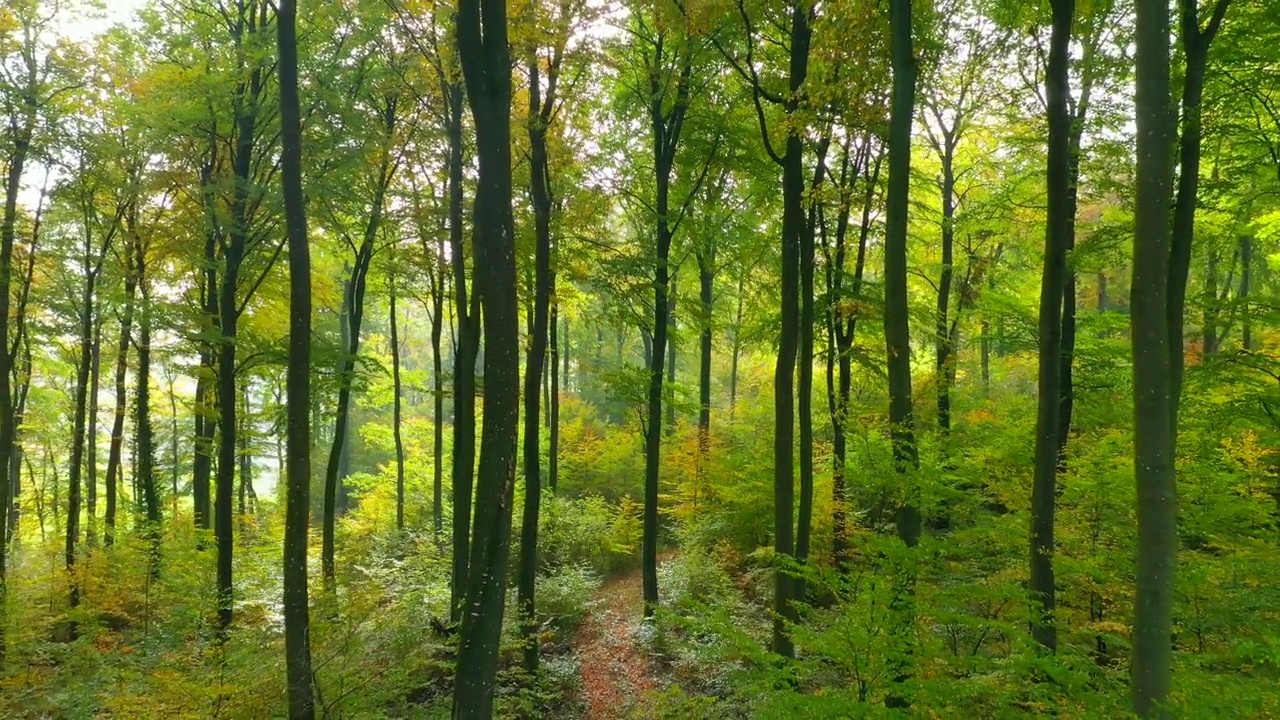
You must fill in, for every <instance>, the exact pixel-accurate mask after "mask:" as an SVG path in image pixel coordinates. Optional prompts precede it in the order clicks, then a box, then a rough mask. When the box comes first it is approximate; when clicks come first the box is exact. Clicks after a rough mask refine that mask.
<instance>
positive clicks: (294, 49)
mask: <svg viewBox="0 0 1280 720" xmlns="http://www.w3.org/2000/svg"><path fill="white" fill-rule="evenodd" d="M276 45H277V48H278V51H279V54H280V57H279V73H280V129H281V130H280V146H281V168H280V185H281V190H282V192H283V195H284V205H285V232H286V233H287V234H288V243H289V365H288V369H287V371H286V372H287V379H286V382H287V384H288V392H289V407H288V418H287V419H286V427H287V432H288V438H287V441H286V442H287V443H288V451H287V452H288V466H287V473H288V475H287V477H286V478H285V482H286V490H285V535H284V563H283V564H284V575H283V577H284V624H285V631H284V641H285V666H286V674H287V679H288V686H289V717H290V718H293V719H294V720H307V719H308V718H312V717H315V707H314V705H313V702H314V701H313V697H312V690H311V673H312V669H311V636H310V631H311V620H310V614H309V610H308V604H307V524H308V523H307V515H308V513H309V511H310V507H311V502H310V494H311V438H310V434H311V425H310V418H309V417H308V413H307V411H308V410H309V408H310V402H311V250H310V248H309V247H308V244H307V214H306V202H305V198H304V196H303V192H302V121H301V118H300V114H301V113H300V110H299V100H298V34H297V3H296V2H295V0H280V5H279V9H278V11H277V14H276ZM396 400H397V403H398V402H399V396H398V395H397V398H396Z"/></svg>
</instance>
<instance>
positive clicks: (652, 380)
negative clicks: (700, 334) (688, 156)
mask: <svg viewBox="0 0 1280 720" xmlns="http://www.w3.org/2000/svg"><path fill="white" fill-rule="evenodd" d="M667 39H668V38H667V36H666V35H659V36H658V38H657V40H656V41H655V42H653V44H652V56H651V57H650V58H647V59H646V63H647V65H648V67H651V68H653V71H652V72H651V73H650V75H649V86H648V90H649V107H648V111H649V134H650V138H649V139H650V143H651V147H652V151H653V161H654V164H653V181H654V195H655V200H656V202H655V204H654V210H655V227H654V236H655V237H654V268H653V270H654V283H653V334H652V343H651V344H650V342H648V340H646V343H645V348H646V361H647V364H648V371H649V372H648V375H649V377H648V388H647V394H646V398H647V403H648V404H647V407H646V411H645V423H644V513H643V514H644V523H643V525H644V531H643V539H642V543H641V549H640V567H641V579H642V586H643V593H644V615H645V617H646V618H648V617H653V614H654V612H655V611H656V610H657V607H658V470H659V461H660V450H661V446H662V434H663V432H662V423H663V415H662V409H663V408H662V401H663V369H664V367H663V366H664V364H665V363H666V360H667V342H668V333H669V331H670V328H671V307H670V293H671V290H672V288H671V268H670V265H669V262H670V255H671V242H672V238H673V237H674V235H675V230H674V228H673V226H672V224H671V215H670V212H671V182H672V174H673V172H674V169H675V159H676V150H677V148H678V147H679V145H680V138H681V131H682V129H683V127H684V119H685V115H686V111H687V109H688V104H689V93H690V81H689V78H690V76H691V74H692V72H693V64H692V58H691V57H690V55H689V52H688V50H686V51H685V52H684V53H683V54H682V55H681V56H680V57H678V59H677V60H676V63H675V65H674V67H672V66H671V65H670V64H669V63H671V59H670V58H669V57H668V55H667V52H666V46H665V42H666V40H667ZM669 67H672V69H670V70H666V69H667V68H669ZM675 68H678V70H677V69H675ZM662 72H671V73H672V75H674V76H676V80H675V83H676V85H675V97H674V103H673V105H672V107H671V108H665V107H664V101H666V100H667V95H668V93H669V89H668V88H667V87H666V86H664V85H663V77H662V75H661V74H660V73H662ZM646 337H647V336H646ZM673 369H674V368H673Z"/></svg>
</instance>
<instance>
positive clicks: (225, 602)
mask: <svg viewBox="0 0 1280 720" xmlns="http://www.w3.org/2000/svg"><path fill="white" fill-rule="evenodd" d="M246 164H247V159H246ZM243 247H244V245H243V240H240V241H234V240H233V241H232V243H231V244H229V245H227V246H226V247H225V248H224V249H223V256H224V258H225V265H224V267H223V273H222V287H221V288H220V292H219V293H218V296H219V297H218V316H219V321H218V324H219V328H220V331H221V335H222V337H221V338H220V339H219V345H218V383H217V399H218V433H219V435H220V439H219V442H218V475H217V488H216V490H215V493H214V507H213V534H214V539H215V541H216V543H217V546H218V562H217V565H218V572H217V574H218V578H217V583H218V584H217V588H218V628H219V632H220V634H221V635H222V636H223V637H224V638H225V636H226V633H227V632H229V630H230V628H231V619H232V613H233V608H234V607H235V599H234V597H233V592H234V586H233V585H232V565H231V563H232V557H233V554H234V547H233V537H232V534H233V532H234V531H233V527H232V517H233V515H234V510H233V508H232V499H233V498H234V497H235V481H236V430H237V425H236V415H237V413H236V410H237V407H236V330H237V325H238V323H239V320H240V313H239V308H238V307H237V304H236V286H237V285H238V284H239V278H240V263H241V260H242V257H243V255H242V253H243Z"/></svg>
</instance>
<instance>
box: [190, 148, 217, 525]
mask: <svg viewBox="0 0 1280 720" xmlns="http://www.w3.org/2000/svg"><path fill="white" fill-rule="evenodd" d="M210 162H213V161H212V160H211V161H210ZM212 183H213V180H212V178H211V176H209V175H208V173H206V178H205V180H204V186H205V187H206V188H212ZM205 192H206V193H211V192H213V191H212V190H211V189H206V190H205ZM207 202H208V203H209V204H212V203H213V200H212V199H210V200H208V201H207ZM211 214H212V213H211ZM217 237H218V236H217V231H216V228H215V229H211V230H210V231H209V233H208V235H207V236H206V238H205V246H204V268H205V269H204V276H203V283H202V285H201V297H202V300H203V308H202V309H203V311H204V320H205V328H204V329H205V332H206V333H208V334H209V335H213V334H214V333H216V332H218V271H217V262H218V258H217ZM216 362H217V355H216V354H215V353H214V347H213V346H212V345H208V344H207V345H204V346H202V347H201V348H200V369H199V370H198V371H197V375H196V398H195V407H194V408H193V410H194V413H193V414H194V416H195V448H194V450H193V453H194V455H193V457H192V461H191V500H192V505H193V506H194V519H195V526H196V530H197V531H199V530H210V529H211V528H212V527H213V504H212V499H211V496H210V494H211V490H210V478H211V476H212V474H213V436H214V432H215V431H216V429H217V420H216V418H215V412H216V407H217V398H216V396H215V395H214V390H213V387H212V386H213V385H214V384H216V382H217V380H216V378H217V373H218V368H217V365H216ZM197 547H203V540H200V541H199V542H198V544H197Z"/></svg>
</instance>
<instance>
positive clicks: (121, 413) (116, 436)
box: [103, 240, 137, 547]
mask: <svg viewBox="0 0 1280 720" xmlns="http://www.w3.org/2000/svg"><path fill="white" fill-rule="evenodd" d="M135 242H136V240H135ZM136 287H137V279H136V278H135V277H134V275H133V273H132V272H130V273H128V274H127V275H126V277H125V282H124V293H125V298H124V309H123V311H122V312H121V315H120V338H119V341H118V343H117V345H116V348H117V350H116V369H115V401H116V407H115V418H114V419H113V420H112V422H111V445H110V447H109V448H108V450H107V476H106V484H107V513H106V517H105V524H106V531H105V533H104V535H105V537H104V538H103V542H105V543H106V545H107V546H108V547H109V546H111V545H112V544H113V543H114V542H115V535H116V511H117V505H118V500H117V498H116V495H117V490H116V489H117V487H118V485H119V479H120V477H121V476H122V475H123V474H124V468H123V465H122V463H121V451H122V450H123V448H124V418H125V414H126V412H127V407H128V405H127V403H128V390H127V389H126V387H125V377H126V375H127V373H128V370H129V344H130V341H131V338H132V336H133V329H132V327H133V303H134V299H133V295H134V289H135V288H136Z"/></svg>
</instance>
